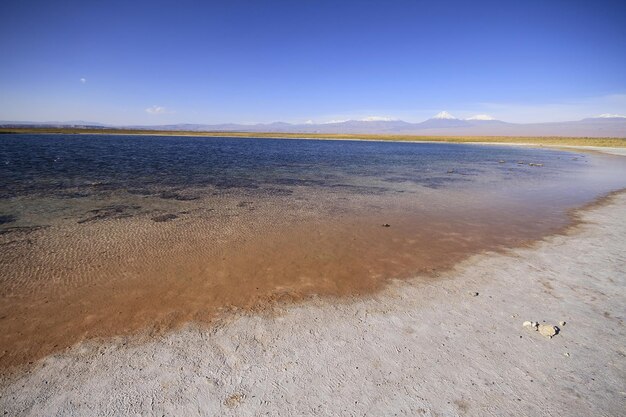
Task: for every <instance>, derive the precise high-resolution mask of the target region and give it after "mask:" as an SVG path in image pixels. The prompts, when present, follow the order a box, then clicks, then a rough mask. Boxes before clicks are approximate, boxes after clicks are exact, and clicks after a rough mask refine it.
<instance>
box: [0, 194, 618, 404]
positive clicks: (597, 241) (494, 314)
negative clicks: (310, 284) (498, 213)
mask: <svg viewBox="0 0 626 417" xmlns="http://www.w3.org/2000/svg"><path fill="white" fill-rule="evenodd" d="M581 218H582V220H583V223H582V224H580V225H579V226H577V227H576V228H575V229H573V230H571V231H570V232H569V233H568V234H567V235H558V236H552V237H549V238H547V239H545V240H543V241H541V242H538V243H536V244H535V245H533V247H529V248H520V249H515V250H511V251H509V252H508V253H504V254H493V253H491V254H490V253H487V254H482V255H477V256H474V257H472V258H470V259H469V260H467V261H465V262H463V263H462V264H459V265H457V267H456V268H455V269H454V270H452V271H450V272H448V273H446V274H445V275H442V276H440V277H439V278H438V279H433V280H431V281H424V280H416V281H408V282H407V281H401V282H400V281H399V282H395V283H394V284H393V285H391V286H390V287H389V288H387V289H386V290H385V291H383V292H381V293H379V294H378V295H376V296H374V297H368V298H367V299H353V300H345V299H344V300H341V301H338V300H333V299H319V300H312V301H310V302H307V303H305V304H300V305H297V306H291V307H288V308H285V309H284V310H281V311H276V312H274V313H273V314H265V315H254V314H243V313H242V314H237V313H234V314H233V315H232V316H230V317H229V318H226V319H224V320H223V321H222V322H221V323H219V324H218V325H217V326H213V327H208V328H207V327H197V326H194V325H191V326H187V327H185V328H183V329H180V330H178V331H176V332H173V333H170V334H168V335H166V336H160V337H157V338H150V337H149V336H147V335H146V336H143V337H135V338H116V339H113V340H108V341H105V342H102V343H96V342H94V341H91V342H86V343H82V344H80V345H77V346H74V347H73V348H70V349H68V350H65V351H64V352H62V353H59V354H56V355H54V356H49V357H47V358H45V359H43V360H42V361H40V362H37V363H35V364H34V365H33V366H32V369H30V370H28V371H25V372H24V373H22V374H19V375H14V376H12V377H7V378H6V379H4V380H3V381H2V389H1V397H0V413H4V415H10V416H23V415H24V416H25V415H29V416H43V415H45V416H55V415H63V416H79V415H80V416H84V415H99V416H114V415H142V416H144V415H150V416H152V415H155V416H177V415H186V416H195V415H198V416H199V415H203V416H206V415H233V416H234V415H237V416H248V415H250V416H252V415H275V416H278V415H285V416H288V415H346V416H348V415H372V416H380V415H425V416H435V415H438V416H441V415H446V416H447V415H450V416H453V415H480V416H485V415H498V416H501V415H528V416H539V415H541V416H543V415H547V416H551V415H554V416H575V415H594V416H599V415H603V416H617V415H620V414H622V413H623V410H624V409H626V350H625V348H624V341H625V340H626V329H625V328H624V305H626V291H625V286H624V285H625V282H626V239H624V236H626V223H625V222H624V221H623V220H624V218H626V194H624V193H622V194H619V195H616V196H614V197H612V198H611V199H610V201H609V202H608V203H606V204H604V205H600V206H597V207H594V208H591V209H589V210H587V211H585V212H583V213H581ZM475 293H478V295H476V294H475ZM526 320H535V321H539V322H543V321H544V320H545V321H546V322H547V323H550V324H558V322H560V321H565V322H566V324H565V325H564V326H561V332H560V333H559V334H558V335H556V336H555V337H554V338H552V339H548V338H545V337H543V336H541V335H540V334H539V332H536V331H531V330H528V329H525V328H524V327H523V326H522V323H523V322H524V321H526Z"/></svg>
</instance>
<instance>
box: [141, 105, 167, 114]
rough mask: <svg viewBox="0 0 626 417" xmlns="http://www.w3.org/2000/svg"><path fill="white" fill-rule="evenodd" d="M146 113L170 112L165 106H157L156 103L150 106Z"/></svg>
mask: <svg viewBox="0 0 626 417" xmlns="http://www.w3.org/2000/svg"><path fill="white" fill-rule="evenodd" d="M146 113H150V114H165V113H168V111H167V109H166V108H165V107H163V106H157V105H156V104H155V105H154V106H151V107H148V108H147V109H146Z"/></svg>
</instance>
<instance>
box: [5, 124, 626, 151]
mask: <svg viewBox="0 0 626 417" xmlns="http://www.w3.org/2000/svg"><path fill="white" fill-rule="evenodd" d="M0 134H65V135H75V134H83V135H137V136H200V137H234V138H268V139H320V140H369V141H393V142H440V143H483V144H490V143H491V144H499V143H503V144H518V145H547V146H595V147H607V148H626V138H615V137H613V138H610V137H607V138H595V137H594V138H591V137H564V136H541V137H532V136H419V135H392V134H390V135H380V134H362V135H361V134H352V133H350V134H327V133H280V132H232V131H231V132H220V131H207V132H196V131H187V130H176V131H174V130H143V129H80V128H50V127H45V128H36V127H24V128H0Z"/></svg>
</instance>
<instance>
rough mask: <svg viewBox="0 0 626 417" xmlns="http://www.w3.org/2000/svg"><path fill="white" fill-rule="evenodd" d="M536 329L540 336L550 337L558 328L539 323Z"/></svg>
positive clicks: (557, 331) (556, 332)
mask: <svg viewBox="0 0 626 417" xmlns="http://www.w3.org/2000/svg"><path fill="white" fill-rule="evenodd" d="M538 330H539V333H541V335H542V336H545V337H547V338H549V339H552V337H553V336H555V335H556V334H558V333H559V328H558V327H556V326H552V325H550V324H540V325H539V328H538Z"/></svg>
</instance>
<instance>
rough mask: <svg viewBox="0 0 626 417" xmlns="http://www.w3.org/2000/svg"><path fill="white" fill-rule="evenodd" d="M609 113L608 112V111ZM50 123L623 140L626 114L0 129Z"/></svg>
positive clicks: (7, 124)
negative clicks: (540, 119)
mask: <svg viewBox="0 0 626 417" xmlns="http://www.w3.org/2000/svg"><path fill="white" fill-rule="evenodd" d="M608 116H612V115H608ZM29 126H30V127H50V128H64V127H68V128H84V129H111V128H114V129H137V130H139V129H142V130H143V129H146V130H167V131H195V132H202V131H212V132H264V133H321V134H403V135H411V134H413V135H429V136H574V137H619V138H626V117H607V115H602V116H599V117H591V118H586V119H582V120H577V121H568V122H545V123H509V122H504V121H501V120H491V119H484V118H479V119H476V118H469V119H458V118H455V117H454V116H452V115H450V114H449V113H447V112H441V113H439V114H437V115H436V116H435V117H433V118H431V119H428V120H425V121H423V122H419V123H410V122H405V121H402V120H347V121H341V122H331V123H303V124H292V123H285V122H274V123H268V124H263V123H259V124H251V125H250V124H237V123H222V124H194V123H186V124H185V123H180V124H168V125H126V126H123V125H107V124H104V123H94V122H83V121H71V122H41V123H40V122H10V121H0V127H4V128H11V127H29Z"/></svg>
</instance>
